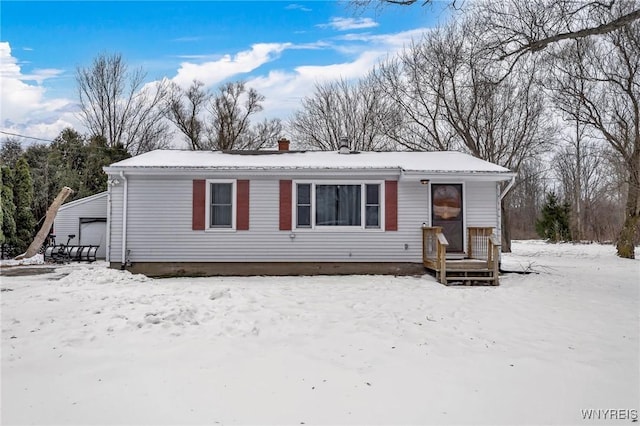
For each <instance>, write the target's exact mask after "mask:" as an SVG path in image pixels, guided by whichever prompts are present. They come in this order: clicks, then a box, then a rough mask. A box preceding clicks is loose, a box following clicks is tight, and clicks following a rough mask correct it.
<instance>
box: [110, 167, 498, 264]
mask: <svg viewBox="0 0 640 426" xmlns="http://www.w3.org/2000/svg"><path fill="white" fill-rule="evenodd" d="M207 177H208V176H197V177H190V176H177V177H164V176H163V177H159V176H153V177H148V176H140V175H136V176H131V175H129V176H128V185H129V201H128V210H129V211H128V222H127V228H128V231H127V249H128V250H130V251H131V253H130V260H131V262H296V261H298V262H418V263H419V262H421V261H422V248H421V246H422V233H421V229H420V228H421V226H422V224H423V223H427V224H428V223H429V213H430V212H429V193H428V191H429V185H421V184H420V182H419V181H402V180H401V181H399V182H398V231H386V232H383V231H380V230H377V231H376V232H368V231H363V230H362V229H358V230H348V229H345V230H342V231H328V232H322V230H320V229H316V230H313V231H312V230H309V229H293V230H292V231H280V230H279V202H280V201H279V179H276V178H266V177H265V178H256V177H251V178H249V177H246V176H233V177H232V178H233V179H234V180H235V179H236V178H237V179H250V180H251V197H250V200H249V202H250V206H249V212H250V213H249V218H250V219H249V220H250V223H249V230H248V231H243V232H207V231H194V230H192V196H193V195H192V191H193V184H192V181H193V179H206V178H207ZM230 178H231V176H230ZM372 178H373V179H375V177H374V176H371V177H368V178H362V179H352V181H353V182H354V183H362V182H364V181H366V180H373V179H372ZM383 178H384V177H378V179H383ZM280 179H287V177H286V176H283V177H281V178H280ZM335 179H336V182H337V181H339V182H345V181H346V180H348V179H349V177H348V176H342V177H340V176H336V177H335ZM293 180H294V182H295V181H296V180H299V181H304V180H305V179H304V178H300V179H293ZM309 180H313V181H316V180H318V179H309ZM309 180H307V181H309ZM382 181H383V180H382ZM122 186H123V185H118V186H116V187H113V188H112V212H111V261H112V262H120V261H121V251H122V246H121V244H122V240H121V236H122ZM465 186H466V187H465V195H466V199H465V203H466V212H465V214H466V217H465V226H496V222H497V213H496V205H497V204H496V199H497V198H496V197H497V195H496V183H495V182H466V183H465ZM294 188H295V185H294ZM381 192H382V191H381ZM381 196H382V194H381ZM382 197H383V196H382ZM381 199H383V198H381ZM292 201H293V203H292V204H293V206H292V207H293V209H295V208H296V204H295V194H294V197H293V200H292ZM381 205H382V203H381ZM381 209H382V210H383V209H384V208H383V207H381ZM207 220H209V219H208V218H207ZM294 225H295V222H294ZM382 225H384V222H382Z"/></svg>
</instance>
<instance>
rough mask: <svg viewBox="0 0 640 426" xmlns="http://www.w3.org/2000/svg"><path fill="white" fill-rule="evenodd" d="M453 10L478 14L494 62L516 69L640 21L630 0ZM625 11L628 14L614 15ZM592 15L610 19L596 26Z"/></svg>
mask: <svg viewBox="0 0 640 426" xmlns="http://www.w3.org/2000/svg"><path fill="white" fill-rule="evenodd" d="M349 3H350V4H351V6H353V7H355V9H356V10H365V9H367V8H369V7H371V6H374V7H376V8H380V7H381V6H384V5H400V6H412V5H414V4H420V5H422V6H427V5H431V4H433V3H434V0H351V1H350V2H349ZM448 3H449V6H450V7H451V8H453V9H455V10H463V12H464V13H468V14H470V15H475V16H476V17H478V18H479V19H481V20H482V21H484V22H486V23H487V26H486V27H485V28H484V31H483V32H482V38H483V39H484V40H485V41H486V42H487V47H486V52H487V53H488V54H489V55H490V56H491V57H492V58H494V59H499V60H506V59H507V60H509V64H510V65H509V67H512V66H513V65H514V64H515V63H516V62H518V61H519V59H520V58H521V57H522V56H523V55H526V54H528V53H535V52H538V51H540V50H543V49H545V48H547V47H548V46H550V45H552V44H554V43H558V42H560V41H563V40H577V39H582V38H585V37H591V36H598V35H603V34H608V33H610V32H613V31H616V30H618V29H621V28H624V27H626V26H627V25H629V24H631V23H633V22H636V21H638V20H639V19H640V5H639V4H638V3H637V1H629V0H592V1H585V0H535V1H531V0H504V1H491V0H483V1H465V0H449V1H448ZM621 3H622V4H625V3H627V4H631V3H633V4H632V6H631V7H625V8H624V9H625V13H623V14H612V13H611V11H613V10H615V9H616V8H618V9H620V4H621ZM593 16H606V17H607V18H606V19H603V20H601V21H600V22H594V21H593V20H592V19H591V18H592V17H593Z"/></svg>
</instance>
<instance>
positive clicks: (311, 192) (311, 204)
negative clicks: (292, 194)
mask: <svg viewBox="0 0 640 426" xmlns="http://www.w3.org/2000/svg"><path fill="white" fill-rule="evenodd" d="M380 188H381V185H380V184H379V183H366V184H355V185H354V184H325V183H298V184H296V186H295V191H296V207H295V211H296V228H315V227H351V228H369V229H379V228H380V224H381V223H382V222H381V217H380V214H381V211H382V210H381V208H380V200H381V194H380V191H381V189H380Z"/></svg>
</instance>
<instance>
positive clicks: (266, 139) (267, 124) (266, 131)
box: [238, 118, 283, 149]
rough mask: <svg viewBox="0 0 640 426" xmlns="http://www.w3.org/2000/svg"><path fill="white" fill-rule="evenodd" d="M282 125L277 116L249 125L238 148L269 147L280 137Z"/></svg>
mask: <svg viewBox="0 0 640 426" xmlns="http://www.w3.org/2000/svg"><path fill="white" fill-rule="evenodd" d="M282 131H283V125H282V121H281V120H280V119H278V118H273V119H270V120H269V119H266V118H265V119H264V120H262V121H261V122H259V123H256V124H254V125H252V126H251V129H249V131H248V132H247V134H246V135H245V136H244V137H243V138H242V140H241V144H240V145H239V147H238V149H262V148H267V147H271V146H273V145H274V144H275V142H276V141H277V140H278V139H280V138H281V137H282Z"/></svg>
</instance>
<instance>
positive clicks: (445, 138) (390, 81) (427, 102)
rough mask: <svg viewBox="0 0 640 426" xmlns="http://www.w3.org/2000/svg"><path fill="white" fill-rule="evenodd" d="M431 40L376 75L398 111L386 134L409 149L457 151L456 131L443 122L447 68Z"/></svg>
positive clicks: (382, 68) (416, 45)
mask: <svg viewBox="0 0 640 426" xmlns="http://www.w3.org/2000/svg"><path fill="white" fill-rule="evenodd" d="M435 49H436V47H435V46H432V45H430V43H429V38H426V39H425V40H423V43H414V44H412V45H411V47H410V48H408V49H406V50H404V51H403V52H402V53H400V54H399V55H398V57H396V58H392V59H390V60H387V61H386V62H383V63H382V64H380V65H379V66H378V67H377V68H376V69H375V70H374V72H373V76H374V78H375V79H376V82H377V84H378V86H379V87H380V88H381V89H382V90H383V91H384V93H385V96H386V97H387V98H388V99H390V100H391V102H392V104H393V106H394V108H392V109H391V111H395V112H396V116H397V117H396V118H395V120H394V122H393V123H392V125H390V126H386V128H385V134H386V135H387V137H389V138H390V139H391V140H392V141H394V142H395V143H396V144H398V145H400V146H403V147H405V148H407V149H410V150H436V151H446V150H450V149H455V148H456V143H455V132H454V131H453V129H452V128H451V127H450V126H448V125H447V124H446V123H445V122H444V121H443V120H442V118H443V109H444V106H443V101H442V97H441V96H440V94H441V93H442V91H443V84H444V79H445V69H444V68H443V67H441V66H440V63H439V62H438V60H437V58H436V50H435Z"/></svg>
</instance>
